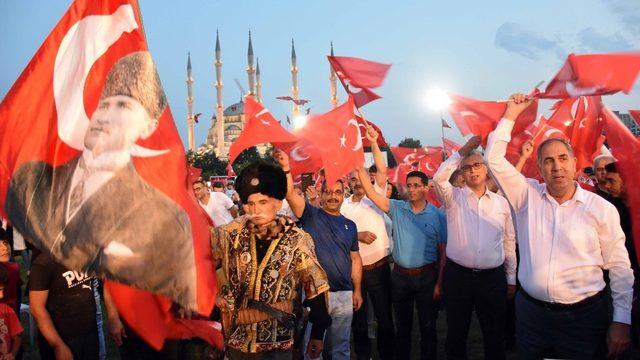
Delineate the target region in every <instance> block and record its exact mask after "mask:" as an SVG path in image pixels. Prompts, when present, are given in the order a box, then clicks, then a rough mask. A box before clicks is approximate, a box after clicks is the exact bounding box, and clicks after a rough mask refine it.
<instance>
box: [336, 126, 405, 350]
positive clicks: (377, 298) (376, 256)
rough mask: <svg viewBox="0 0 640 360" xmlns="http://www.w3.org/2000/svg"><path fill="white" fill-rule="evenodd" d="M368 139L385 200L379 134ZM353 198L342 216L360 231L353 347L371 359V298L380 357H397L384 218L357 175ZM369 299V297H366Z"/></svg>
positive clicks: (351, 182) (352, 184) (352, 183)
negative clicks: (359, 291) (358, 300)
mask: <svg viewBox="0 0 640 360" xmlns="http://www.w3.org/2000/svg"><path fill="white" fill-rule="evenodd" d="M366 137H367V139H368V140H369V142H370V143H371V151H372V153H373V159H374V161H375V165H374V166H375V167H376V170H377V171H376V175H375V181H374V187H375V189H376V192H378V194H380V195H385V196H386V191H385V190H386V188H385V184H386V180H387V167H386V165H385V163H384V161H383V159H382V152H381V151H380V147H379V146H378V142H377V140H378V132H377V131H375V129H374V128H373V127H372V126H368V127H367V133H366ZM349 187H350V188H351V190H352V191H353V195H351V196H350V197H348V198H347V199H345V201H344V202H343V203H342V208H341V209H340V212H341V213H342V215H344V216H345V217H346V218H347V219H349V220H352V221H353V222H354V223H355V224H356V226H357V227H358V241H359V242H360V243H359V244H358V246H359V248H360V250H359V252H360V257H361V258H362V269H363V272H362V299H363V303H362V307H361V308H360V310H357V311H355V312H354V314H353V325H352V328H353V343H354V344H353V347H354V349H355V351H356V355H357V356H358V359H370V358H371V344H370V342H369V331H368V325H367V310H368V309H367V308H368V301H367V298H368V297H369V298H371V302H372V303H373V310H374V314H375V317H376V320H377V325H378V331H377V336H376V340H377V342H378V354H379V356H380V358H381V359H392V358H393V355H394V343H395V342H394V338H393V337H394V334H393V318H392V314H391V311H392V310H391V277H390V276H391V268H390V266H389V263H390V262H391V255H390V244H389V236H388V234H387V230H386V227H385V216H386V215H385V214H384V213H383V212H382V211H381V210H380V209H378V207H377V206H376V205H375V204H374V203H373V202H371V200H369V198H367V197H366V195H365V193H364V189H363V188H362V183H361V182H360V179H359V178H358V173H357V172H355V171H354V172H353V173H352V174H351V176H350V177H349ZM367 295H369V296H367Z"/></svg>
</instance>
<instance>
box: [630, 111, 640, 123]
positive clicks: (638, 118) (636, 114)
mask: <svg viewBox="0 0 640 360" xmlns="http://www.w3.org/2000/svg"><path fill="white" fill-rule="evenodd" d="M629 115H631V118H632V119H633V120H635V122H636V124H638V126H640V110H629Z"/></svg>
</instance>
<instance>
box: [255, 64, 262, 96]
mask: <svg viewBox="0 0 640 360" xmlns="http://www.w3.org/2000/svg"><path fill="white" fill-rule="evenodd" d="M256 100H257V101H258V102H259V103H262V81H260V59H258V58H256Z"/></svg>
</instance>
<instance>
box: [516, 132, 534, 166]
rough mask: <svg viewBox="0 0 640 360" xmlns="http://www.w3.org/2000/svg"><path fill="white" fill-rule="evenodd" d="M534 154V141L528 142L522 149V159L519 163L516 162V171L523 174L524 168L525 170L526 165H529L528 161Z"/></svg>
mask: <svg viewBox="0 0 640 360" xmlns="http://www.w3.org/2000/svg"><path fill="white" fill-rule="evenodd" d="M532 154H533V141H531V140H527V141H525V142H524V144H522V149H520V157H519V158H518V162H516V170H518V171H519V172H522V168H524V164H526V163H527V160H529V158H530V157H531V155H532Z"/></svg>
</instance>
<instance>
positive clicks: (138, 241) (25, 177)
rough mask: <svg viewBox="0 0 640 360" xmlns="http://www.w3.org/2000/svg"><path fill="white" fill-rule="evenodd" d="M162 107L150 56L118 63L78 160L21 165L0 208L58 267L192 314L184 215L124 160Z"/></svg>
mask: <svg viewBox="0 0 640 360" xmlns="http://www.w3.org/2000/svg"><path fill="white" fill-rule="evenodd" d="M165 106H166V98H165V95H164V92H163V90H162V86H161V84H160V80H159V78H158V75H157V72H156V69H155V66H154V64H153V61H152V60H151V56H150V54H149V53H148V52H146V51H141V52H134V53H131V54H129V55H127V56H125V57H123V58H121V59H120V60H119V61H118V62H117V63H116V64H115V65H113V67H112V68H111V69H110V71H109V73H108V74H107V78H106V81H105V85H104V87H103V89H102V93H101V96H100V101H99V103H98V108H97V109H96V110H95V112H94V113H93V115H92V116H91V122H90V125H89V128H88V129H87V132H86V134H85V137H84V146H85V148H84V151H83V152H82V154H80V155H79V156H78V157H76V158H74V159H72V160H71V161H69V162H68V163H66V164H64V165H60V166H57V167H52V166H51V165H49V164H47V163H45V162H42V161H33V162H29V163H26V164H24V165H22V166H21V167H20V168H19V169H18V171H17V172H16V173H15V174H14V175H13V177H12V179H11V184H10V188H9V192H8V195H7V201H6V203H5V209H6V211H7V214H8V215H9V218H10V220H11V222H12V223H13V224H14V225H15V227H16V228H17V229H18V231H20V233H22V234H24V237H25V238H26V239H27V240H29V241H30V242H31V243H32V244H34V245H35V246H36V247H37V248H38V249H40V250H41V251H43V252H50V253H51V254H52V255H53V257H54V258H55V259H56V260H58V261H59V262H61V263H62V264H63V265H64V266H65V267H67V268H70V269H73V270H77V271H82V272H88V273H90V274H97V275H99V276H104V277H106V278H109V279H113V280H116V281H119V282H122V283H125V284H128V285H132V286H135V287H138V288H141V289H144V290H148V291H152V292H155V293H159V294H163V295H167V296H169V297H171V298H173V299H176V301H177V302H179V303H180V304H182V305H184V306H185V307H188V308H195V288H194V286H193V284H194V283H195V280H196V278H195V265H194V255H193V245H192V235H191V227H190V223H189V219H188V217H187V214H186V213H185V212H184V210H183V209H181V208H180V207H179V206H178V205H177V204H175V203H174V202H173V201H172V200H171V199H170V198H169V197H167V196H166V195H164V194H162V193H161V192H159V191H158V190H156V189H155V188H154V187H153V186H151V185H149V184H147V183H146V182H145V181H144V180H143V179H142V178H141V177H140V175H139V174H138V172H137V171H136V169H135V167H134V166H133V163H132V162H131V151H132V149H133V147H134V144H135V143H136V141H138V140H139V139H145V138H147V137H149V136H150V135H151V134H152V133H153V132H154V130H155V129H156V128H157V126H158V119H159V118H160V115H161V114H162V111H163V110H164V108H165Z"/></svg>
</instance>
